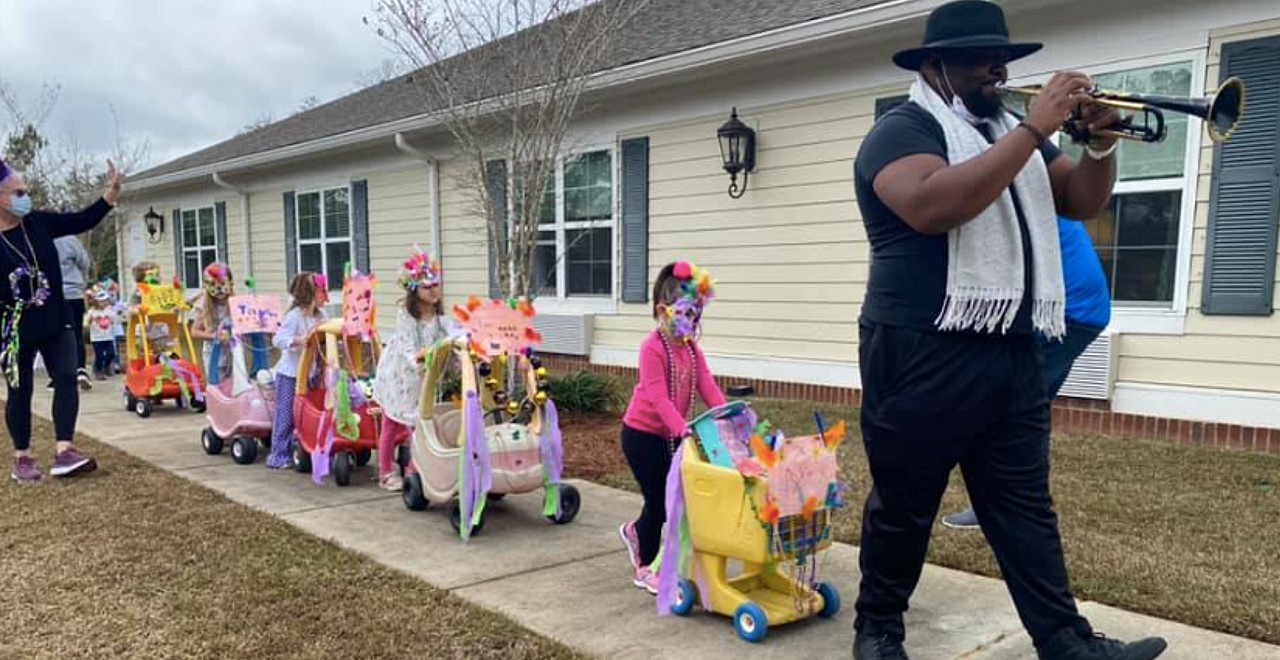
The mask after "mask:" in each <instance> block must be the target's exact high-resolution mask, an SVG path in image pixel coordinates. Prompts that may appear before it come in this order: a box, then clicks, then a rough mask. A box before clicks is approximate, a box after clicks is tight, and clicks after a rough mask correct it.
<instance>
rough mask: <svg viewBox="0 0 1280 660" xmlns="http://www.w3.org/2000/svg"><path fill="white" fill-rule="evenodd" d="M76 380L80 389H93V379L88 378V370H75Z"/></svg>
mask: <svg viewBox="0 0 1280 660" xmlns="http://www.w3.org/2000/svg"><path fill="white" fill-rule="evenodd" d="M76 382H77V383H79V384H80V389H82V390H84V391H86V392H88V391H89V390H91V389H93V381H91V380H89V372H87V371H85V370H84V369H81V370H80V371H77V372H76Z"/></svg>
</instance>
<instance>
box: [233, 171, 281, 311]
mask: <svg viewBox="0 0 1280 660" xmlns="http://www.w3.org/2000/svg"><path fill="white" fill-rule="evenodd" d="M249 235H250V237H251V239H252V245H253V273H252V275H253V276H254V277H255V278H256V279H257V281H258V291H260V292H262V293H264V294H276V295H279V296H280V298H281V301H282V302H283V303H284V305H285V306H286V307H287V306H288V305H289V293H288V288H289V284H288V282H286V281H285V278H286V277H287V275H286V272H285V261H284V259H285V254H284V191H283V190H268V191H261V192H254V193H252V194H251V195H250V196H249ZM241 279H243V276H242V277H241Z"/></svg>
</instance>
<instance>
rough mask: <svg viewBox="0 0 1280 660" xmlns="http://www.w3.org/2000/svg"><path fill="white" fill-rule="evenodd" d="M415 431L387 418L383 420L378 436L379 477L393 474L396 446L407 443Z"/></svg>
mask: <svg viewBox="0 0 1280 660" xmlns="http://www.w3.org/2000/svg"><path fill="white" fill-rule="evenodd" d="M412 434H413V429H411V428H409V427H408V426H406V425H404V424H401V423H400V422H397V421H394V420H392V419H389V418H387V417H383V418H382V431H381V432H380V433H379V434H378V476H379V477H381V476H383V475H386V474H390V473H391V466H392V464H393V463H394V462H395V447H396V445H398V444H400V443H402V442H405V441H407V440H408V439H409V436H410V435H412Z"/></svg>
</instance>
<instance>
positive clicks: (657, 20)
mask: <svg viewBox="0 0 1280 660" xmlns="http://www.w3.org/2000/svg"><path fill="white" fill-rule="evenodd" d="M882 2H885V0H765V1H743V0H651V2H650V4H649V6H647V7H646V8H645V9H644V11H643V12H641V13H640V14H639V15H637V16H636V17H635V18H634V19H633V22H632V23H631V28H632V29H631V30H629V32H628V34H627V35H626V37H624V38H623V39H622V40H621V41H620V42H619V43H618V44H617V47H616V48H614V49H613V55H612V56H611V57H608V58H607V59H606V61H605V63H604V65H603V66H602V67H601V70H607V69H612V68H616V67H619V66H623V65H626V64H633V63H636V62H643V61H645V60H650V59H654V58H657V57H662V56H665V55H672V54H675V53H679V52H682V51H686V50H691V49H694V48H699V47H702V46H707V45H711V44H715V43H719V42H722V41H728V40H731V39H736V38H739V37H744V36H749V35H752V34H757V33H760V32H766V31H768V30H772V29H776V28H781V27H786V26H789V25H796V24H799V23H804V22H807V21H811V20H814V19H818V18H823V17H826V16H832V15H835V14H840V13H843V12H847V11H851V10H854V9H859V8H862V7H868V6H871V5H876V4H880V3H882ZM412 75H413V74H408V75H407V76H402V77H400V78H396V79H393V80H389V81H387V82H383V83H380V84H378V85H374V86H372V87H369V88H366V89H364V90H361V91H359V92H355V93H353V94H350V95H347V96H344V97H342V98H339V99H336V100H334V101H332V102H330V103H326V104H324V105H321V106H319V107H316V108H313V109H311V110H308V111H306V112H303V113H299V114H297V115H294V116H292V117H289V118H287V119H284V120H281V121H278V122H275V123H273V124H270V125H268V126H264V127H262V128H259V129H257V130H255V131H252V132H249V133H246V134H244V135H238V136H236V137H233V138H231V139H229V140H226V141H223V142H219V143H218V144H215V145H213V146H210V147H206V148H204V149H201V150H199V151H196V152H194V153H191V154H187V155H186V156H182V157H180V158H177V159H174V160H171V161H169V162H167V163H164V164H163V165H159V166H157V167H153V168H151V169H149V170H146V171H144V172H141V173H139V174H137V175H135V176H133V177H131V178H132V179H133V180H134V181H135V182H142V181H144V180H146V179H149V178H152V177H157V176H161V175H165V174H172V173H175V172H181V171H183V170H187V169H191V168H195V167H200V166H204V165H211V164H214V163H218V162H221V161H225V160H229V159H232V158H239V157H241V156H248V155H252V154H256V153H259V152H263V151H268V150H271V149H278V148H281V147H287V146H290V145H295V144H301V143H304V142H309V141H311V140H317V139H320V138H323V137H327V136H331V135H337V134H341V133H346V132H348V131H353V130H357V129H361V128H366V127H369V126H376V125H379V124H384V123H387V122H391V121H395V120H399V119H405V118H408V117H413V116H415V115H421V114H423V113H425V112H427V111H428V108H426V107H425V106H424V105H423V100H422V99H423V97H422V93H421V92H420V91H418V90H417V89H416V88H415V86H414V85H412V84H409V80H408V79H409V78H411V77H412Z"/></svg>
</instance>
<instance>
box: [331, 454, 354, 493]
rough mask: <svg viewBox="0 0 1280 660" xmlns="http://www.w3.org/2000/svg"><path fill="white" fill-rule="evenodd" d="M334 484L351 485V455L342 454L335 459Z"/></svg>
mask: <svg viewBox="0 0 1280 660" xmlns="http://www.w3.org/2000/svg"><path fill="white" fill-rule="evenodd" d="M333 483H335V484H338V485H339V486H349V485H351V454H347V453H341V454H338V455H336V456H334V457H333Z"/></svg>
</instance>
